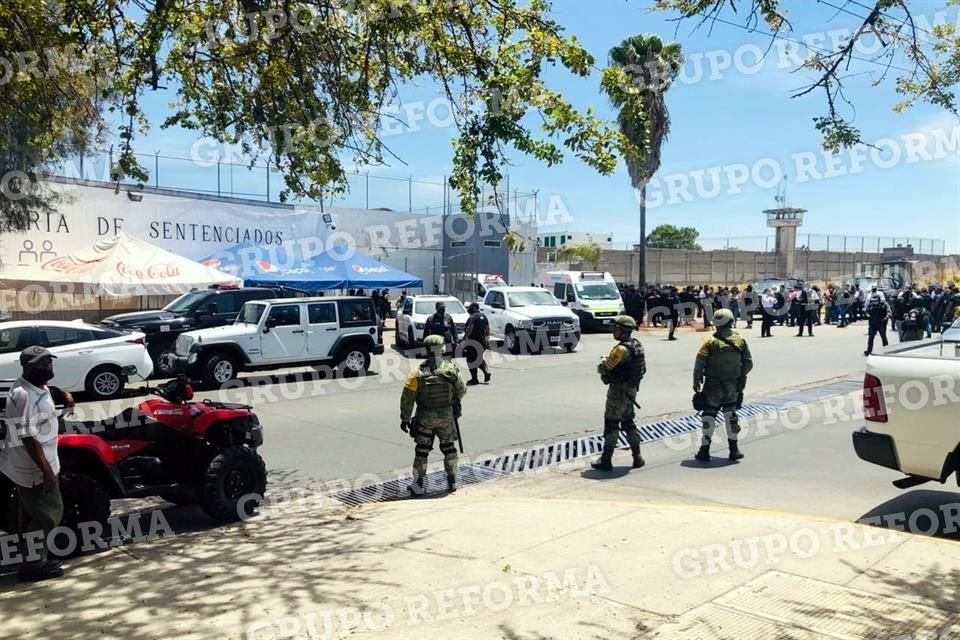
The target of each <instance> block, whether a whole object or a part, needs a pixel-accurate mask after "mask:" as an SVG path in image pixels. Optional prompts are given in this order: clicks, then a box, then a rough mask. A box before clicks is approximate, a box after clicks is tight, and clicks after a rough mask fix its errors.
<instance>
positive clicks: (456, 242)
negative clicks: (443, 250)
mask: <svg viewBox="0 0 960 640" xmlns="http://www.w3.org/2000/svg"><path fill="white" fill-rule="evenodd" d="M450 246H451V247H465V246H467V243H466V242H465V241H464V240H454V241H452V242H451V243H450Z"/></svg>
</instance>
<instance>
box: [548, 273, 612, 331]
mask: <svg viewBox="0 0 960 640" xmlns="http://www.w3.org/2000/svg"><path fill="white" fill-rule="evenodd" d="M543 287H544V288H545V289H547V290H548V291H550V292H551V293H553V295H554V297H556V299H557V300H559V301H560V302H561V303H562V304H565V305H566V306H567V307H569V308H570V310H571V311H573V312H574V313H575V314H577V317H579V318H580V326H581V327H583V329H584V330H585V331H586V330H588V329H603V328H610V327H612V325H613V319H614V318H615V317H617V316H618V315H620V314H621V313H625V312H626V309H625V308H624V306H623V299H622V298H621V297H620V290H619V289H618V288H617V282H616V280H614V279H613V276H612V275H610V274H609V273H608V272H598V271H595V272H591V271H550V272H548V273H546V274H544V276H543Z"/></svg>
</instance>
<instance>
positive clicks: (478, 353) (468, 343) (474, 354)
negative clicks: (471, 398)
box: [463, 302, 490, 386]
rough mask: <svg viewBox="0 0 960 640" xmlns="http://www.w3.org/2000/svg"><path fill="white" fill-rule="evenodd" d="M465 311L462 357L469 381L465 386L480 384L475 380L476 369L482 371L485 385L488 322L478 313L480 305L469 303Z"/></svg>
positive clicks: (481, 313)
mask: <svg viewBox="0 0 960 640" xmlns="http://www.w3.org/2000/svg"><path fill="white" fill-rule="evenodd" d="M467 311H469V312H470V318H469V319H468V320H467V326H466V327H464V330H463V338H464V340H465V344H464V347H463V355H464V357H466V359H467V368H468V369H470V381H469V382H467V384H468V385H470V386H473V385H477V384H480V381H479V380H478V379H477V370H478V369H479V370H480V371H483V382H484V384H487V383H489V382H490V370H489V369H488V368H487V363H486V362H485V361H484V359H483V355H484V353H486V351H487V349H489V348H490V322H489V321H488V320H487V316H485V315H483V312H482V311H480V305H479V304H478V303H476V302H471V303H470V306H468V307H467Z"/></svg>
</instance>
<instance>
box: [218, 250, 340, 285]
mask: <svg viewBox="0 0 960 640" xmlns="http://www.w3.org/2000/svg"><path fill="white" fill-rule="evenodd" d="M200 262H201V263H202V264H205V265H208V266H212V265H214V264H215V265H217V266H216V267H215V268H217V269H220V270H221V271H223V272H225V273H229V274H231V275H235V276H237V277H239V278H243V284H244V286H247V287H286V288H289V289H295V290H298V291H305V292H308V293H312V292H314V291H324V290H327V289H342V288H344V287H346V286H348V285H347V284H346V282H345V281H344V280H343V278H342V277H340V276H339V275H338V274H337V273H336V269H334V268H333V267H331V266H330V265H321V264H318V263H317V261H316V259H315V257H313V256H311V257H307V256H304V255H303V254H302V250H301V249H300V248H299V245H296V244H294V245H269V246H262V245H258V244H254V243H252V242H244V243H241V244H236V245H233V246H231V247H227V248H226V249H221V250H219V251H217V252H216V253H214V254H213V255H210V256H208V257H207V258H205V259H203V260H201V261H200Z"/></svg>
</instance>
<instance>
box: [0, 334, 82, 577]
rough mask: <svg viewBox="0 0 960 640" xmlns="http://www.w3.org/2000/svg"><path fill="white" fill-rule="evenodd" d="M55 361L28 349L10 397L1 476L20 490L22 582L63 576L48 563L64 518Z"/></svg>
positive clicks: (36, 348) (67, 398)
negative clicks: (49, 541) (53, 384)
mask: <svg viewBox="0 0 960 640" xmlns="http://www.w3.org/2000/svg"><path fill="white" fill-rule="evenodd" d="M54 358H56V356H54V355H53V354H51V353H50V352H49V351H47V350H46V349H44V348H43V347H39V346H34V347H27V348H26V349H24V350H23V352H22V353H21V354H20V365H21V366H22V367H23V375H22V376H21V377H20V378H18V379H17V380H16V382H14V383H13V386H12V387H11V388H10V395H9V396H8V397H7V408H6V423H7V436H6V440H5V442H4V446H3V449H2V450H0V471H2V472H3V474H4V475H5V476H7V477H8V478H9V479H10V480H11V481H12V482H13V483H14V484H15V485H17V503H18V511H19V525H20V531H21V535H22V538H21V556H22V557H23V558H24V562H23V564H22V565H21V566H20V569H19V571H18V573H17V577H18V578H19V579H20V580H22V581H34V580H46V579H49V578H59V577H60V576H62V575H63V569H62V568H61V567H60V562H59V561H58V560H53V559H48V555H49V554H48V550H47V547H46V542H47V537H48V535H49V534H50V532H51V531H52V530H53V529H55V528H56V527H57V526H59V524H60V521H61V519H62V518H63V499H62V498H61V496H60V481H59V478H58V474H59V473H60V458H59V456H58V455H57V432H58V421H57V414H56V408H55V406H54V400H53V397H52V394H53V393H62V392H60V391H59V389H55V388H53V387H48V386H47V383H48V382H49V381H50V380H51V379H52V378H53V360H54ZM64 400H65V402H66V403H67V405H68V406H69V405H72V398H71V397H70V395H69V394H65V397H64ZM41 536H42V538H41ZM35 540H38V541H39V543H37V542H34V541H35Z"/></svg>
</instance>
